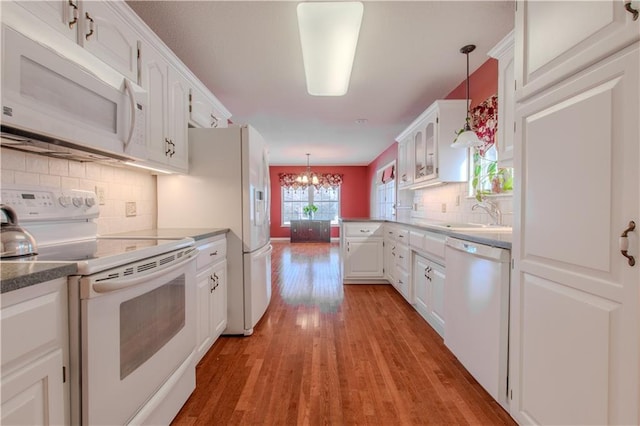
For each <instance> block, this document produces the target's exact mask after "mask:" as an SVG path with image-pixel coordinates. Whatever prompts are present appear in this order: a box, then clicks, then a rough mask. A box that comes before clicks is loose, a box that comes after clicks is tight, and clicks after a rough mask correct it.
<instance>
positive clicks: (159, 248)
mask: <svg viewBox="0 0 640 426" xmlns="http://www.w3.org/2000/svg"><path fill="white" fill-rule="evenodd" d="M193 244H194V240H193V239H192V238H182V239H179V240H166V239H129V238H120V239H113V238H105V239H103V238H97V239H92V240H84V241H75V242H68V243H64V244H54V245H50V246H42V247H38V254H37V255H36V256H31V257H25V258H23V260H26V261H47V262H78V272H79V274H81V275H88V274H92V273H96V272H101V271H104V270H106V269H109V268H114V267H118V266H122V265H126V264H128V263H132V262H135V261H138V260H141V259H146V258H148V257H151V256H155V255H158V254H162V253H168V252H170V251H173V250H177V249H181V248H184V247H188V246H192V245H193Z"/></svg>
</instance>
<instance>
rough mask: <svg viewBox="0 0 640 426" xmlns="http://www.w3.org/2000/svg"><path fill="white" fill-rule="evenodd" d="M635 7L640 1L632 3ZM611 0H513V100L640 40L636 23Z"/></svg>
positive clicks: (639, 25)
mask: <svg viewBox="0 0 640 426" xmlns="http://www.w3.org/2000/svg"><path fill="white" fill-rule="evenodd" d="M632 3H633V4H634V5H633V6H634V7H639V6H640V2H637V1H634V2H632ZM624 4H625V2H623V1H621V0H615V1H581V2H574V1H530V2H522V1H517V2H516V35H515V40H516V42H515V50H516V57H517V58H522V60H521V61H517V62H516V63H515V76H516V80H517V88H516V97H517V98H518V99H524V98H526V97H528V96H530V95H531V94H533V93H535V92H537V91H539V90H542V89H544V88H545V87H548V86H550V85H551V84H554V83H556V82H558V81H560V80H561V79H563V78H566V77H569V76H570V75H572V74H574V73H576V72H577V71H580V70H581V69H584V68H586V67H587V66H589V65H591V64H593V63H595V62H597V61H599V60H601V59H603V58H605V57H606V56H608V55H609V54H610V53H611V52H612V51H615V50H618V49H620V48H623V47H625V46H628V45H629V44H631V43H633V41H635V40H638V39H640V20H636V21H634V20H633V14H631V13H630V12H628V11H627V10H625V7H624Z"/></svg>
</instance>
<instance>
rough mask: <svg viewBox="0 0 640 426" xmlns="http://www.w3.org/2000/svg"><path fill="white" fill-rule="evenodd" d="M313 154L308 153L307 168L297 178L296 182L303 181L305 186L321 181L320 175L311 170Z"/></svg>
mask: <svg viewBox="0 0 640 426" xmlns="http://www.w3.org/2000/svg"><path fill="white" fill-rule="evenodd" d="M310 155H311V154H307V169H306V170H305V171H304V172H302V173H300V175H299V176H298V177H297V178H296V182H298V183H301V184H303V185H305V186H307V185H318V183H320V181H319V180H318V176H317V175H316V174H315V173H313V172H312V171H311V166H310V165H309V156H310Z"/></svg>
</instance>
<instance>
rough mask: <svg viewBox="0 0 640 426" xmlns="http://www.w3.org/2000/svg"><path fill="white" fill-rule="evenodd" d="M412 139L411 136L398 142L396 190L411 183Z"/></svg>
mask: <svg viewBox="0 0 640 426" xmlns="http://www.w3.org/2000/svg"><path fill="white" fill-rule="evenodd" d="M413 143H414V142H413V138H412V137H411V136H409V137H407V138H405V139H403V140H401V141H398V188H399V189H400V188H405V187H407V186H409V185H411V184H412V183H413V153H414V148H413Z"/></svg>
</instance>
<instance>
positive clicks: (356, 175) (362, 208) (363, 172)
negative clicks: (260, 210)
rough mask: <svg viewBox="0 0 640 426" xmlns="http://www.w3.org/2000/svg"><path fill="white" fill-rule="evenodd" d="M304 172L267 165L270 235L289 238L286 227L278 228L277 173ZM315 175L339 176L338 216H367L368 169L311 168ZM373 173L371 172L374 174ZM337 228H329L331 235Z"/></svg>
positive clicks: (278, 198) (361, 167)
mask: <svg viewBox="0 0 640 426" xmlns="http://www.w3.org/2000/svg"><path fill="white" fill-rule="evenodd" d="M304 170H305V167H301V166H271V167H269V175H270V177H271V236H272V237H286V238H289V235H290V234H289V227H282V226H280V223H281V222H282V194H281V192H280V181H279V178H278V173H300V172H303V171H304ZM311 170H312V171H314V172H315V173H340V174H342V175H343V177H342V186H341V187H340V215H341V216H342V217H369V192H368V189H369V188H370V184H369V181H368V180H367V177H368V170H369V167H368V166H317V167H316V166H314V167H312V168H311ZM374 173H375V172H374ZM339 231H340V230H339V228H338V227H332V228H331V236H332V237H338V236H339V235H340V232H339Z"/></svg>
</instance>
